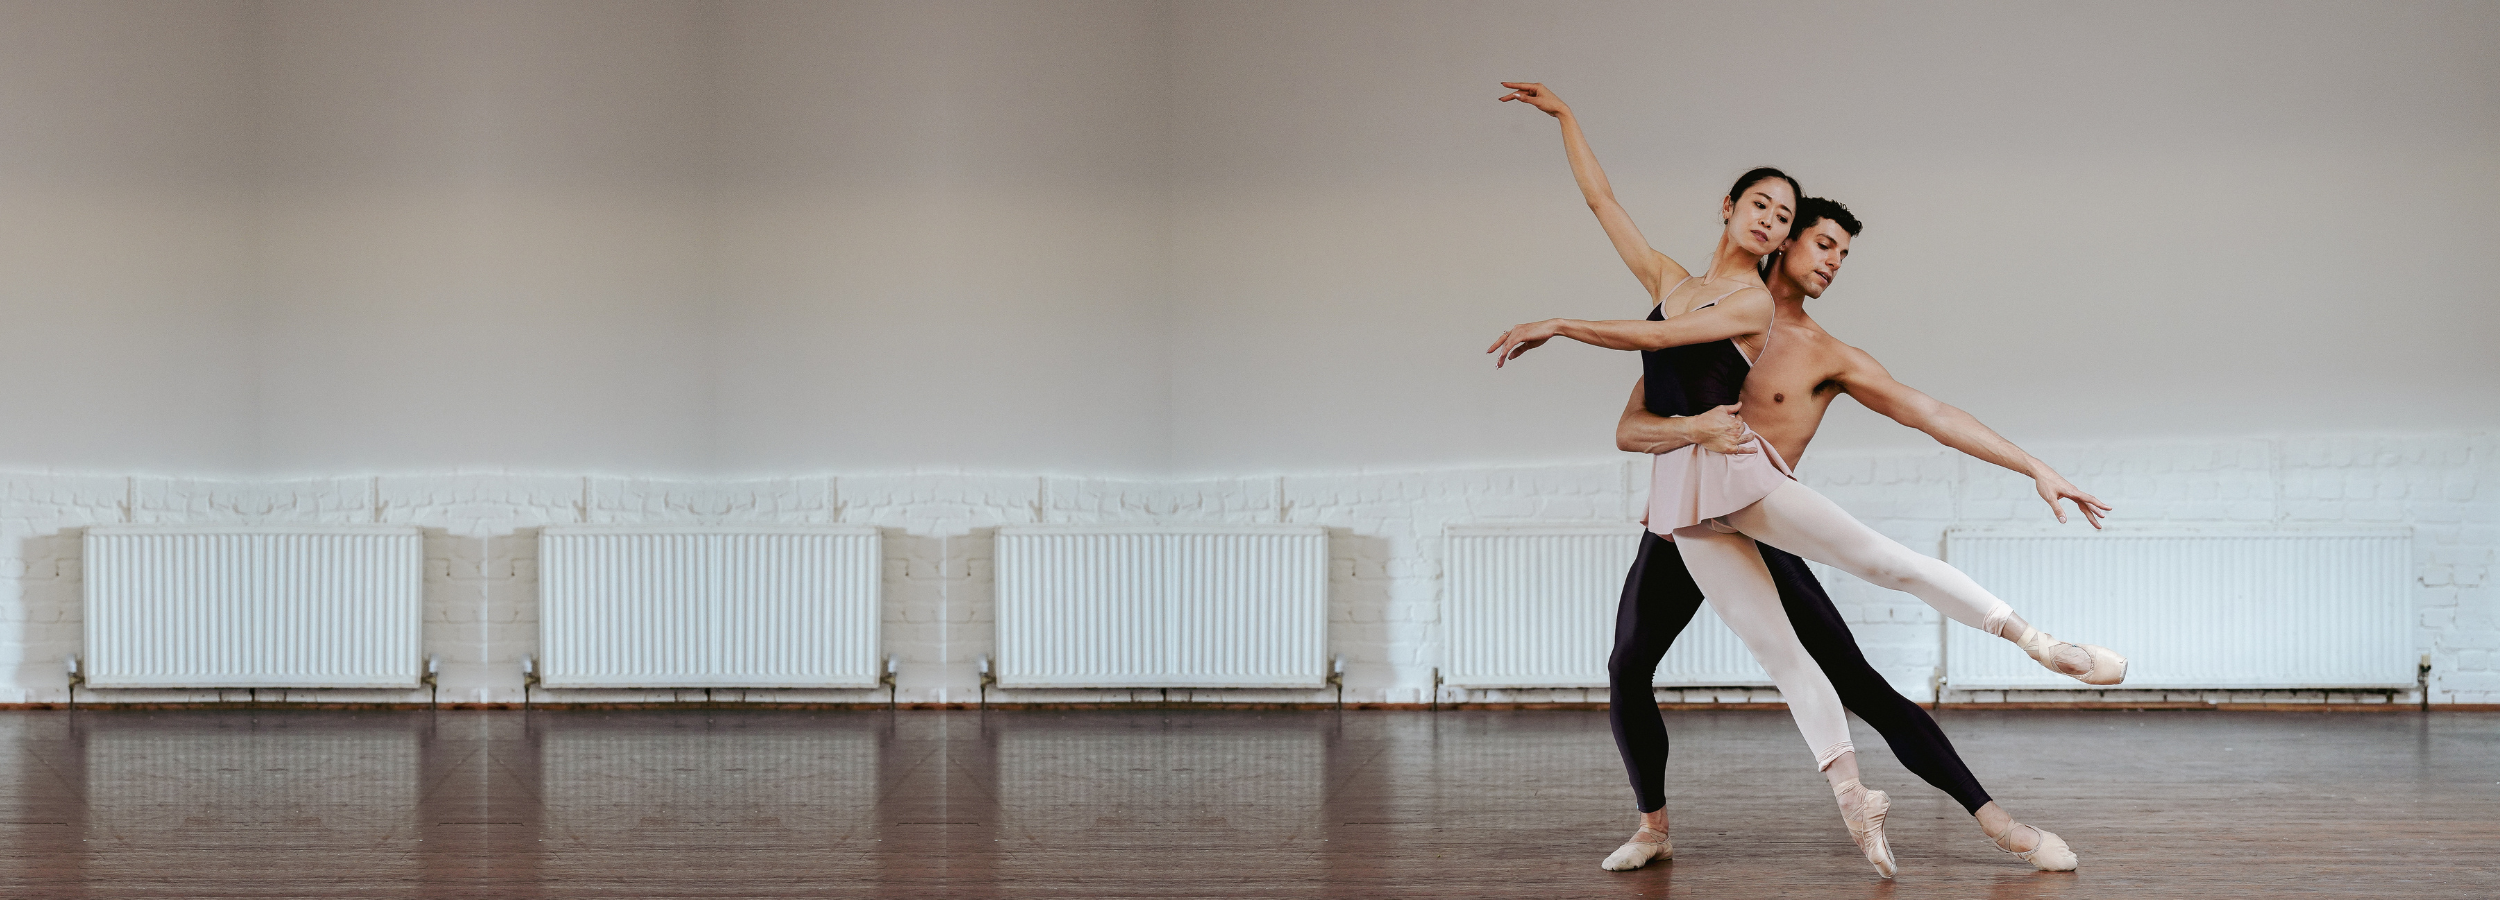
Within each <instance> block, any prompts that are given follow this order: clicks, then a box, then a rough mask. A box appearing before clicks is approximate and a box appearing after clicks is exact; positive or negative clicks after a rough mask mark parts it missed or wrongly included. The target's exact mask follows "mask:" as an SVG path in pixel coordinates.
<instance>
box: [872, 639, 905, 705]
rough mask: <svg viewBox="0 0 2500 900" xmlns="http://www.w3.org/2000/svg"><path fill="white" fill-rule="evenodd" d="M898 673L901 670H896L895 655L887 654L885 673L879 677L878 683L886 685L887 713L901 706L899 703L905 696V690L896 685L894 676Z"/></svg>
mask: <svg viewBox="0 0 2500 900" xmlns="http://www.w3.org/2000/svg"><path fill="white" fill-rule="evenodd" d="M897 671H899V670H898V669H896V668H895V665H894V654H891V653H888V654H886V655H885V671H884V672H882V673H879V674H878V675H877V683H878V684H882V685H885V708H886V711H887V712H892V711H894V710H895V709H896V708H897V707H898V706H900V704H899V703H898V702H897V701H898V700H899V699H900V698H901V697H902V695H903V689H902V688H899V687H896V686H895V684H894V674H895V672H897Z"/></svg>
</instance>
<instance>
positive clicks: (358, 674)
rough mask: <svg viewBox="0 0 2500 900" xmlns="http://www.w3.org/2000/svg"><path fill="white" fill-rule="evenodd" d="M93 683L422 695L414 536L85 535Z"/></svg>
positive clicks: (421, 574) (318, 532) (169, 531)
mask: <svg viewBox="0 0 2500 900" xmlns="http://www.w3.org/2000/svg"><path fill="white" fill-rule="evenodd" d="M85 552H86V593H87V597H86V600H87V603H86V660H85V666H86V678H87V685H88V686H89V687H97V688H260V687H270V688H414V687H416V686H417V684H418V678H419V677H420V676H421V675H422V673H423V669H424V660H423V646H424V644H423V635H422V619H423V606H422V604H423V597H424V579H425V544H424V538H423V536H421V535H420V534H419V533H418V531H417V529H415V528H405V527H397V526H369V527H366V526H336V527H315V528H243V527H236V528H216V527H149V526H97V527H94V528H89V529H87V537H86V551H85Z"/></svg>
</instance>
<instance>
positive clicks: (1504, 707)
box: [0, 700, 2500, 713]
mask: <svg viewBox="0 0 2500 900" xmlns="http://www.w3.org/2000/svg"><path fill="white" fill-rule="evenodd" d="M1605 708H1606V704H1603V703H1584V702H1571V703H1562V702H1554V703H1443V704H1438V705H1434V704H1427V703H1348V704H1345V705H1344V706H1339V705H1337V704H1334V703H1217V702H1206V703H1188V702H1182V701H1171V702H1156V701H1140V702H1084V703H991V704H988V705H986V706H984V705H982V704H977V703H899V704H885V703H773V702H750V703H740V702H734V701H716V702H708V703H707V702H704V701H700V700H694V701H688V702H683V703H669V702H649V703H530V704H527V705H524V704H520V703H443V704H425V703H323V702H309V701H307V702H280V701H266V702H257V703H255V702H250V701H238V702H232V703H219V702H214V701H205V702H190V703H114V702H87V703H80V704H77V705H76V706H72V705H70V704H67V703H0V712H23V711H37V710H91V711H96V712H161V711H173V710H298V711H410V710H460V711H474V710H505V711H518V710H549V711H571V710H592V711H596V710H613V711H645V710H648V711H658V710H741V711H768V710H774V711H793V712H841V711H857V712H873V711H903V710H911V711H921V710H982V709H990V710H1001V711H1023V710H1139V709H1163V710H1271V711H1316V710H1353V711H1358V712H1372V711H1389V712H1425V711H1431V710H1451V711H1463V710H1466V711H1472V710H1483V711H1537V710H1576V711H1594V710H1603V709H1605ZM1658 708H1659V709H1664V710H1686V711H1695V710H1785V709H1787V708H1788V705H1787V704H1785V703H1661V704H1658ZM1928 708H1929V709H1935V710H1949V711H1954V712H1966V711H1980V710H2035V711H2036V710H2065V711H2081V712H2118V711H2165V710H2212V711H2216V712H2336V713H2345V712H2366V713H2406V712H2421V711H2422V708H2421V706H2420V705H2418V704H2412V703H2198V702H2184V701H2165V702H2127V701H2123V700H2094V701H2070V702H2063V703H2049V702H2014V703H1945V704H1939V705H1931V706H1929V707H1928ZM2429 711H2431V712H2474V713H2483V712H2500V703H2433V704H2431V705H2430V710H2429Z"/></svg>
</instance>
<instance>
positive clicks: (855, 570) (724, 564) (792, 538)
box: [538, 525, 881, 688]
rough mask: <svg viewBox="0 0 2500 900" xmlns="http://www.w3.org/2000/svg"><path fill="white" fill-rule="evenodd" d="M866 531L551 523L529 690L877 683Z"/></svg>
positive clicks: (874, 561)
mask: <svg viewBox="0 0 2500 900" xmlns="http://www.w3.org/2000/svg"><path fill="white" fill-rule="evenodd" d="M880 562H881V560H880V558H879V556H878V543H877V529H875V528H873V527H867V526H850V527H842V526H827V527H788V528H759V527H748V528H692V527H689V528H648V527H603V526H587V525H581V526H575V525H568V526H558V527H549V528H546V529H543V530H541V531H540V532H539V536H538V603H539V605H538V616H539V641H540V664H541V667H542V668H541V675H540V678H541V679H542V683H543V684H545V685H546V686H548V687H554V688H693V687H751V688H776V687H778V688H864V687H875V686H876V685H877V683H878V680H877V679H878V675H879V669H880V665H879V656H878V636H877V625H878V621H879V619H880V614H881V610H880V602H879V596H880V595H879V591H878V588H879V564H880Z"/></svg>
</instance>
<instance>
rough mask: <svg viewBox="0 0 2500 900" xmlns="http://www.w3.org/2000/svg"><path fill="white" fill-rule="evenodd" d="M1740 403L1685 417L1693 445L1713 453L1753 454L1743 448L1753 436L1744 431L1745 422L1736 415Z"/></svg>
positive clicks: (1746, 448)
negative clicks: (1690, 430) (1688, 424)
mask: <svg viewBox="0 0 2500 900" xmlns="http://www.w3.org/2000/svg"><path fill="white" fill-rule="evenodd" d="M1742 405H1743V404H1740V403H1730V404H1728V405H1726V406H1722V407H1719V408H1717V409H1713V410H1711V411H1709V412H1706V413H1702V414H1700V415H1697V416H1690V417H1687V419H1686V421H1688V422H1690V423H1691V425H1690V426H1689V427H1691V428H1692V437H1693V443H1694V444H1697V445H1699V446H1700V447H1701V449H1704V450H1708V451H1711V452H1713V453H1726V454H1730V455H1737V456H1741V455H1744V454H1747V453H1752V452H1754V449H1753V448H1752V447H1747V446H1745V445H1746V444H1748V443H1751V442H1752V441H1753V436H1752V435H1751V434H1750V433H1748V432H1747V431H1746V430H1745V420H1744V419H1743V418H1742V417H1740V416H1739V415H1738V410H1737V407H1739V406H1742Z"/></svg>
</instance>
